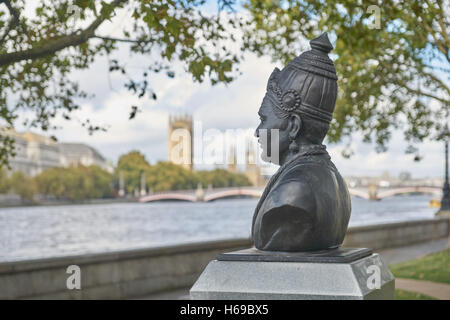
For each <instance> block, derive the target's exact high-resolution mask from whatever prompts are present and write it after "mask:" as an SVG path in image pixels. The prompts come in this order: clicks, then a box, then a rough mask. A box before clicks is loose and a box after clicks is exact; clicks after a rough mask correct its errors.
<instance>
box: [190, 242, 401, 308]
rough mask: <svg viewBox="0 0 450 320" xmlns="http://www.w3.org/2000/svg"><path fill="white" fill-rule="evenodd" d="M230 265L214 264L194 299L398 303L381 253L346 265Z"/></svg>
mask: <svg viewBox="0 0 450 320" xmlns="http://www.w3.org/2000/svg"><path fill="white" fill-rule="evenodd" d="M365 252H367V251H365ZM247 253H248V252H247ZM229 254H233V253H228V254H227V255H229ZM236 254H237V257H240V258H239V259H242V257H243V256H242V255H240V254H239V253H235V255H236ZM241 254H242V252H241ZM219 257H220V256H219ZM230 257H231V256H227V258H228V259H229V258H230ZM321 258H323V256H322V257H321ZM228 259H227V260H222V261H221V260H213V261H211V262H210V263H209V264H208V266H207V267H206V268H205V270H204V271H203V273H202V274H201V275H200V277H199V278H198V280H197V282H196V283H195V284H194V286H193V287H192V288H191V290H190V296H191V299H194V300H200V299H204V300H229V299H233V300H239V299H246V300H251V299H256V300H264V299H286V300H292V299H302V300H304V299H306V300H312V299H320V300H324V299H327V300H329V299H333V300H334V299H345V300H349V299H350V300H363V299H394V289H395V280H394V276H393V275H392V273H391V272H390V271H389V269H388V268H387V266H386V265H385V264H384V262H383V261H382V260H381V258H380V256H379V255H378V254H376V253H374V254H370V255H368V256H365V257H362V258H360V259H357V260H354V261H351V262H343V263H334V262H296V261H293V260H291V261H267V260H266V261H261V260H259V261H257V260H253V261H248V260H247V261H243V260H236V259H235V260H233V261H230V260H228ZM253 259H255V257H253ZM264 259H267V256H266V257H265V258H264Z"/></svg>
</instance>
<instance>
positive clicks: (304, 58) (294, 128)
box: [255, 33, 337, 164]
mask: <svg viewBox="0 0 450 320" xmlns="http://www.w3.org/2000/svg"><path fill="white" fill-rule="evenodd" d="M310 44H311V48H312V49H311V50H310V51H306V52H304V53H302V54H301V55H300V56H299V57H297V58H295V59H294V60H292V61H291V62H290V63H289V64H288V65H287V66H286V67H285V68H284V69H283V70H281V71H280V70H279V69H278V68H275V70H274V71H273V72H272V74H271V75H270V78H269V81H268V83H267V92H266V95H265V96H264V99H263V102H262V104H261V107H260V109H259V112H258V114H259V116H260V119H261V123H260V124H259V126H258V128H257V129H256V132H255V135H256V136H257V137H258V140H260V143H261V146H262V148H263V155H262V157H263V160H265V161H272V162H275V163H276V160H275V161H274V159H277V158H278V157H273V155H272V150H271V139H274V137H272V136H271V129H278V130H279V131H278V135H279V136H278V139H279V140H278V151H279V162H281V163H282V162H283V159H286V157H287V155H288V154H295V153H297V152H298V151H299V149H300V148H301V146H302V145H305V144H308V145H321V144H322V142H323V140H324V138H325V136H326V134H327V132H328V129H329V125H330V122H331V119H332V116H333V111H334V107H335V104H336V97H337V76H336V69H335V68H334V64H333V61H331V59H330V58H329V57H328V53H329V52H330V51H331V50H332V49H333V46H332V45H331V43H330V41H329V39H328V36H327V34H326V33H323V34H322V35H321V36H320V37H318V38H316V39H313V40H311V41H310ZM265 130H267V131H265ZM264 132H267V136H266V134H265V133H264ZM263 133H264V134H263ZM263 136H264V137H267V140H265V139H262V138H263ZM275 139H276V137H275ZM261 140H264V141H261ZM267 156H268V157H267ZM276 164H280V163H276Z"/></svg>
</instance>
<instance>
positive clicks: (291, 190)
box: [265, 169, 315, 211]
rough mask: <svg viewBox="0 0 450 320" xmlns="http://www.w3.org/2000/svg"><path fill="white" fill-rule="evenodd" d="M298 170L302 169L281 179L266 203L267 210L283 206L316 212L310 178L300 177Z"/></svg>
mask: <svg viewBox="0 0 450 320" xmlns="http://www.w3.org/2000/svg"><path fill="white" fill-rule="evenodd" d="M298 170H300V169H297V170H294V171H293V172H292V174H291V173H290V172H288V173H287V174H285V175H282V176H281V177H280V179H279V180H278V181H277V183H276V184H275V185H274V187H273V188H272V190H271V191H270V193H269V194H268V197H267V199H266V201H265V202H266V203H265V204H266V206H265V207H266V208H265V209H266V210H270V209H273V208H276V207H283V206H291V207H294V208H299V209H301V210H302V211H313V210H314V208H315V197H314V189H313V187H312V186H311V182H310V178H309V177H307V176H305V175H302V176H299V175H298ZM296 173H297V174H296ZM308 175H309V174H308Z"/></svg>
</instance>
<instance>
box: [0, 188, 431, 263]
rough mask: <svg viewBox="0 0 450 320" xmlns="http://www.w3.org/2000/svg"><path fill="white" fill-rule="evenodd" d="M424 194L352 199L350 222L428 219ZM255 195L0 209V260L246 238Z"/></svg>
mask: <svg viewBox="0 0 450 320" xmlns="http://www.w3.org/2000/svg"><path fill="white" fill-rule="evenodd" d="M430 199H431V197H430V196H422V195H417V196H399V197H393V198H387V199H383V200H382V201H376V202H371V201H367V200H364V199H359V198H352V216H351V219H350V226H358V225H369V224H377V223H389V222H394V221H405V220H412V219H424V218H430V219H431V218H433V216H434V212H435V211H436V209H433V208H430V207H429V201H430ZM256 203H257V199H229V200H219V201H215V202H208V203H187V202H159V203H146V204H143V203H114V204H95V205H65V206H37V207H14V208H3V209H0V262H1V261H3V262H4V261H16V260H23V259H36V258H44V257H53V256H66V255H74V254H84V253H94V252H105V251H116V250H124V249H132V248H145V247H156V246H165V245H172V244H180V243H188V242H197V241H205V240H218V239H230V238H243V237H249V235H250V226H251V219H252V216H253V210H254V208H255V206H256Z"/></svg>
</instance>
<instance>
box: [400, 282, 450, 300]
mask: <svg viewBox="0 0 450 320" xmlns="http://www.w3.org/2000/svg"><path fill="white" fill-rule="evenodd" d="M395 288H396V289H402V290H407V291H412V292H418V293H422V294H425V295H427V296H430V297H433V298H436V299H439V300H450V284H446V283H437V282H431V281H423V280H414V279H401V278H396V279H395Z"/></svg>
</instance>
